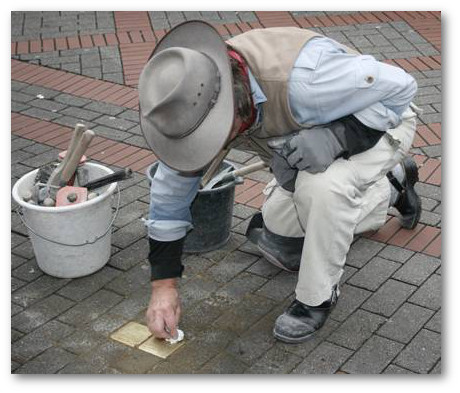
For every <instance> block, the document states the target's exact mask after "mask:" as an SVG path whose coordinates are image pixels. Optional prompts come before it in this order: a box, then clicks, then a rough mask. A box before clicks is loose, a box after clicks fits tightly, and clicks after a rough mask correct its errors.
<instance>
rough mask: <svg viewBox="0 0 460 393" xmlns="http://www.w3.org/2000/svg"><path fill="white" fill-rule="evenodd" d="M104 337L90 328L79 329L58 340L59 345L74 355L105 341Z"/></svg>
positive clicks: (87, 350) (92, 348) (86, 351)
mask: <svg viewBox="0 0 460 393" xmlns="http://www.w3.org/2000/svg"><path fill="white" fill-rule="evenodd" d="M105 340H106V338H105V337H103V336H101V335H99V334H96V333H94V332H93V331H91V330H90V329H79V330H77V331H75V332H74V333H73V334H71V335H70V336H68V337H65V338H64V339H63V340H61V341H60V342H59V347H61V348H62V349H65V350H66V351H68V352H71V353H73V354H76V355H82V354H85V353H88V352H89V351H92V350H94V349H95V348H96V347H97V346H99V345H101V344H102V343H103V342H105Z"/></svg>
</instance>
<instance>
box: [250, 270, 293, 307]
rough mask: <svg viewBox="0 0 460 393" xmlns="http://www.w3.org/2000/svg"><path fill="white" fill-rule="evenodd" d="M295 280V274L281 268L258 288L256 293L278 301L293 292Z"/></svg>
mask: <svg viewBox="0 0 460 393" xmlns="http://www.w3.org/2000/svg"><path fill="white" fill-rule="evenodd" d="M296 282H297V277H296V275H295V274H292V273H288V272H285V271H283V270H282V271H281V272H280V273H279V274H277V275H276V276H275V277H273V278H272V279H270V280H269V281H268V282H267V283H266V284H265V285H264V286H263V287H262V288H260V290H258V291H257V293H258V294H259V295H263V296H265V297H267V298H269V299H272V300H276V301H280V300H283V299H285V298H286V297H288V296H289V295H290V294H292V293H293V292H294V289H295V285H296Z"/></svg>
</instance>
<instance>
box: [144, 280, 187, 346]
mask: <svg viewBox="0 0 460 393" xmlns="http://www.w3.org/2000/svg"><path fill="white" fill-rule="evenodd" d="M180 313H181V308H180V299H179V292H178V290H177V280H176V279H175V278H171V279H165V280H157V281H152V296H151V298H150V304H149V308H148V309H147V313H146V319H147V326H148V328H149V330H150V332H151V333H152V334H153V335H154V336H155V337H157V338H172V337H173V338H174V337H176V335H177V331H176V329H177V326H178V324H179V319H180Z"/></svg>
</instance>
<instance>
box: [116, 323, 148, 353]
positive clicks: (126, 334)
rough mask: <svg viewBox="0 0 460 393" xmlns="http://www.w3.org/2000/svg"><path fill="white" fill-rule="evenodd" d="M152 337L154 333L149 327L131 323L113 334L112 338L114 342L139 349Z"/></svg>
mask: <svg viewBox="0 0 460 393" xmlns="http://www.w3.org/2000/svg"><path fill="white" fill-rule="evenodd" d="M151 335H152V333H150V331H149V329H148V327H147V326H144V325H141V324H140V323H137V322H129V323H127V324H126V325H124V326H122V327H121V328H120V329H118V330H117V331H116V332H115V333H112V334H111V336H110V337H111V338H112V339H113V340H115V341H119V342H121V343H122V344H125V345H128V346H130V347H137V346H138V345H139V344H141V343H143V342H144V341H145V340H147V339H148V338H149V337H150V336H151Z"/></svg>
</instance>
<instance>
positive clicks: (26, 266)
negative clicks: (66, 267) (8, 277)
mask: <svg viewBox="0 0 460 393" xmlns="http://www.w3.org/2000/svg"><path fill="white" fill-rule="evenodd" d="M16 258H18V257H16ZM11 274H12V276H13V277H15V278H18V279H20V280H23V281H27V282H31V281H34V280H35V279H37V278H38V277H40V276H41V275H42V274H43V272H42V271H41V270H40V268H39V267H38V265H37V261H36V260H35V258H33V259H29V260H28V261H27V263H23V264H21V266H20V267H18V268H17V269H15V270H13V271H12V273H11Z"/></svg>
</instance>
